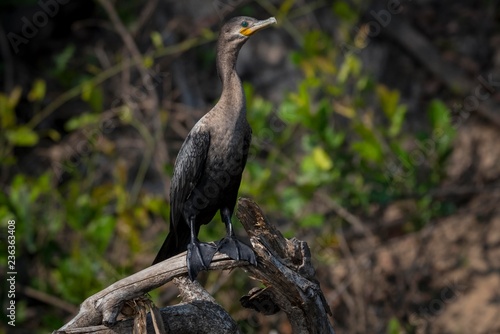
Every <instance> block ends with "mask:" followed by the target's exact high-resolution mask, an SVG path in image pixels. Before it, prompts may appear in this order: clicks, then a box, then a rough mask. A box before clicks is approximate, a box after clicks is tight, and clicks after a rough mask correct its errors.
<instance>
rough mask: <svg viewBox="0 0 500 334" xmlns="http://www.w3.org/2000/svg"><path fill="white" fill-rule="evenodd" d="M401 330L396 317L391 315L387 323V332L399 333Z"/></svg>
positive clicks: (388, 333) (391, 333) (389, 333)
mask: <svg viewBox="0 0 500 334" xmlns="http://www.w3.org/2000/svg"><path fill="white" fill-rule="evenodd" d="M401 332H402V330H401V325H400V323H399V321H398V319H397V318H395V317H392V318H391V320H389V323H388V324H387V334H400V333H401Z"/></svg>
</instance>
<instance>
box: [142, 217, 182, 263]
mask: <svg viewBox="0 0 500 334" xmlns="http://www.w3.org/2000/svg"><path fill="white" fill-rule="evenodd" d="M179 225H180V226H179ZM190 238H191V233H190V230H189V227H188V226H187V224H178V226H177V228H176V229H175V232H174V230H173V229H172V225H170V232H169V233H168V235H167V238H166V239H165V241H164V242H163V245H162V246H161V248H160V251H159V252H158V254H157V255H156V258H155V259H154V261H153V263H152V264H151V265H155V264H157V263H159V262H161V261H163V260H166V259H168V258H171V257H172V256H175V255H177V254H179V253H182V252H184V251H185V250H186V249H187V245H188V244H189V241H190Z"/></svg>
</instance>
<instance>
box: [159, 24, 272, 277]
mask: <svg viewBox="0 0 500 334" xmlns="http://www.w3.org/2000/svg"><path fill="white" fill-rule="evenodd" d="M274 23H276V19H275V18H274V17H271V18H269V19H267V20H262V21H258V20H256V19H254V18H251V17H235V18H233V19H231V20H229V21H228V22H227V23H225V24H224V25H223V27H222V29H221V32H220V35H219V39H218V42H217V73H218V75H219V78H220V79H221V81H222V95H221V97H220V99H219V101H218V102H217V104H216V105H215V106H214V107H213V108H212V110H210V111H209V112H208V113H207V114H205V116H203V117H202V118H201V119H200V120H199V121H198V123H196V125H195V126H194V127H193V128H192V129H191V131H190V132H189V134H188V136H187V138H186V140H185V141H184V143H183V144H182V147H181V149H180V151H179V154H178V155H177V159H176V161H175V167H174V176H173V178H172V182H171V186H170V232H169V234H168V236H167V238H166V240H165V242H164V243H163V245H162V247H161V249H160V251H159V252H158V255H157V256H156V258H155V260H154V262H153V264H156V263H158V262H161V261H163V260H165V259H168V258H170V257H172V256H174V255H177V254H179V253H181V252H183V251H185V250H186V248H187V260H186V262H187V267H188V273H189V277H190V278H191V280H194V279H195V278H196V276H197V275H198V272H199V271H201V270H207V269H208V267H209V265H210V262H211V261H212V258H213V256H214V254H215V252H217V251H219V252H222V253H225V254H227V255H228V256H229V257H231V258H232V259H235V260H246V261H248V262H249V263H251V264H254V265H255V264H256V263H257V262H256V259H255V254H254V252H253V250H252V249H251V248H250V247H248V246H247V245H245V244H244V243H242V242H240V241H238V240H237V239H236V237H235V234H234V232H233V227H232V225H231V217H232V215H233V210H234V206H235V205H236V198H237V195H238V189H239V187H240V182H241V174H242V173H243V169H244V168H245V164H246V160H247V156H248V149H249V146H250V141H251V137H252V129H251V128H250V125H249V124H248V122H247V119H246V107H245V94H244V92H243V88H242V85H241V80H240V78H239V77H238V74H237V73H236V70H235V66H236V59H237V57H238V52H239V50H240V48H241V47H242V45H243V44H245V42H246V41H247V40H248V38H249V37H250V36H251V35H252V34H254V33H255V32H257V31H259V30H261V29H263V28H266V27H268V26H270V25H271V24H274ZM218 210H220V215H221V218H222V221H223V222H224V224H225V225H226V237H225V238H223V239H222V240H220V241H219V242H218V243H217V244H216V245H213V244H208V243H203V242H200V241H199V240H198V232H199V230H200V227H201V225H204V224H208V223H209V222H210V221H211V220H212V218H213V217H214V215H215V214H216V213H217V211H218Z"/></svg>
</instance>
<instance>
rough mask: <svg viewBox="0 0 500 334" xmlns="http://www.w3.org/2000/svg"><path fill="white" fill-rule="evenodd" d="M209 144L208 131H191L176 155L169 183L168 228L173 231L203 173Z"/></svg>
mask: <svg viewBox="0 0 500 334" xmlns="http://www.w3.org/2000/svg"><path fill="white" fill-rule="evenodd" d="M209 146H210V133H209V132H208V131H191V132H190V133H189V134H188V136H187V138H186V140H185V141H184V143H183V144H182V146H181V149H180V151H179V154H178V155H177V160H176V161H175V168H174V176H173V178H172V181H171V184H170V228H171V231H172V232H174V233H175V229H176V228H177V226H178V224H179V221H180V220H182V215H183V206H184V203H185V201H186V199H187V198H188V197H189V195H190V194H191V192H192V191H193V189H194V187H195V186H196V184H197V183H198V181H199V179H200V176H201V175H202V173H203V170H204V168H205V162H206V160H207V154H208V149H209Z"/></svg>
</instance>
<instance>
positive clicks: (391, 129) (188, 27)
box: [0, 0, 500, 334]
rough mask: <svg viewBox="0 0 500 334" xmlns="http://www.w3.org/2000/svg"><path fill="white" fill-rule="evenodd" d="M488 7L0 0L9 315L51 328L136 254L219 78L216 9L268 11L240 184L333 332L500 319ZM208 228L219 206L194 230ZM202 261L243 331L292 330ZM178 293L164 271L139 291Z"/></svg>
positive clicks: (499, 85) (455, 326) (292, 0)
mask: <svg viewBox="0 0 500 334" xmlns="http://www.w3.org/2000/svg"><path fill="white" fill-rule="evenodd" d="M499 7H500V6H499V4H498V3H497V2H496V1H489V0H481V1H472V0H468V1H459V2H457V1H448V0H443V1H433V0H412V1H410V0H407V1H405V0H401V1H396V0H384V1H359V0H352V1H340V0H339V1H326V0H319V1H313V0H311V1H305V0H285V1H274V0H258V1H244V0H241V1H239V0H214V1H205V2H199V1H194V0H185V1H180V2H179V1H159V0H148V1H138V0H124V1H120V2H118V1H115V2H113V1H111V0H95V1H84V0H71V1H62V0H60V1H55V0H54V1H49V0H46V1H35V0H23V1H13V0H12V1H10V0H3V1H2V2H1V3H0V17H1V23H2V24H1V28H0V29H1V30H0V51H1V59H2V61H1V63H0V69H1V76H0V83H1V87H0V127H1V130H0V171H1V173H0V187H1V191H0V224H1V228H2V230H1V232H0V236H1V238H0V242H1V247H2V252H1V257H0V267H1V270H2V273H4V272H7V268H6V267H5V266H6V263H7V257H6V253H5V252H4V249H7V244H6V240H7V222H8V220H9V219H15V220H16V240H17V243H16V270H17V273H18V274H17V286H16V301H17V304H16V305H17V318H16V327H15V329H14V328H12V327H9V328H8V330H9V332H13V333H14V332H15V333H42V332H47V331H51V330H54V329H56V328H59V327H60V326H61V325H62V324H63V323H65V322H66V320H67V319H69V318H70V317H71V315H73V314H74V313H75V312H76V310H77V307H78V305H79V304H80V303H81V302H82V301H83V300H84V299H85V298H86V297H88V296H90V295H91V294H93V293H95V292H97V291H99V290H101V289H102V288H104V287H106V286H108V285H109V284H111V283H113V282H115V281H116V280H118V279H120V278H123V277H125V276H128V275H129V274H131V273H134V272H137V271H139V270H141V269H142V268H144V267H146V266H148V265H149V264H150V263H151V262H152V260H153V258H154V256H155V255H156V252H157V251H158V249H159V247H160V245H161V243H162V242H163V239H164V237H165V236H166V234H167V231H168V223H167V222H168V217H169V206H168V195H169V194H168V189H169V180H170V177H171V175H172V170H173V163H174V160H175V157H176V154H177V152H178V150H179V148H180V145H181V144H182V141H183V140H184V138H185V136H186V135H187V133H188V132H189V130H190V129H191V127H192V126H193V125H194V124H195V122H196V121H197V120H198V119H199V118H200V117H201V116H202V115H203V114H204V113H205V112H206V111H208V110H209V109H210V108H211V106H212V105H213V104H214V103H215V102H216V101H217V98H218V96H219V94H220V91H221V85H220V82H219V80H218V77H217V74H216V70H215V40H216V38H217V33H218V29H219V28H220V26H221V24H222V22H224V20H225V18H227V17H231V16H235V15H249V16H253V17H256V18H259V19H264V18H267V17H269V16H275V17H276V18H277V20H278V25H277V26H275V27H273V28H271V29H268V30H265V31H263V32H259V33H258V34H256V35H255V36H253V37H252V38H251V39H250V40H249V41H248V42H247V44H246V45H245V46H244V47H243V49H242V51H241V53H240V57H239V62H238V66H237V69H238V72H239V74H240V76H241V77H242V80H243V81H244V85H245V92H246V95H247V105H248V119H249V122H250V123H251V125H252V128H253V134H254V137H253V142H252V148H251V153H250V157H249V160H248V164H247V167H246V170H245V173H244V176H243V181H242V186H241V189H240V196H246V197H251V198H253V199H254V200H255V201H256V202H257V203H259V205H260V206H261V207H262V208H263V210H264V212H266V213H267V215H268V217H269V219H270V221H272V222H274V223H275V224H277V225H278V226H279V228H280V230H281V231H282V232H283V233H284V234H285V235H286V236H287V237H297V238H299V239H302V240H306V241H307V242H308V243H309V245H310V247H311V250H312V253H313V259H314V261H315V266H316V268H317V275H318V278H319V279H320V282H321V285H322V289H323V291H324V292H325V295H326V297H327V299H328V302H329V303H330V305H331V307H332V310H333V312H334V319H335V324H336V330H337V332H338V333H389V334H395V333H496V332H500V275H499V272H500V208H499V205H498V204H499V203H500V144H499V143H500V132H499V127H500V112H499V111H498V104H499V101H500V95H499V89H500V25H499V20H500V11H499ZM218 219H219V218H218V217H217V218H216V220H218ZM236 225H238V224H236ZM240 232H241V231H240ZM223 233H224V226H223V224H222V223H221V222H220V221H219V223H213V224H210V225H208V226H206V227H204V228H202V231H201V234H200V239H202V240H206V241H209V240H218V239H220V238H221V236H222V235H223ZM200 280H201V281H202V282H203V285H204V286H205V287H207V290H208V291H209V292H211V293H212V294H213V295H214V296H215V298H216V299H217V300H218V301H219V302H220V303H221V305H222V306H223V307H224V308H225V309H227V310H228V311H229V312H230V314H231V315H232V316H233V317H234V318H235V319H236V320H237V321H238V323H239V324H240V326H241V329H242V331H243V332H244V333H290V328H289V325H288V323H287V321H286V317H285V316H284V315H283V314H277V315H274V316H263V315H259V314H257V313H255V312H254V311H250V310H246V309H243V308H242V307H241V306H240V305H239V303H237V302H235V301H236V300H237V299H238V298H239V297H240V296H241V295H242V294H243V293H244V292H246V291H248V289H249V288H250V287H252V286H253V284H255V283H254V282H252V281H251V280H250V279H249V278H248V277H247V276H246V274H245V273H244V272H243V271H239V270H236V271H233V272H230V273H227V272H211V273H203V274H202V275H200ZM2 284H5V287H7V285H6V282H5V281H4V282H3V283H2ZM6 291H7V288H6V289H4V288H2V290H1V294H2V303H3V304H2V308H3V309H4V310H5V307H4V306H5V305H7V304H5V303H6V302H5V301H6V300H7V296H6ZM176 295H177V291H176V290H175V287H173V286H166V287H163V288H162V289H158V290H157V291H154V292H152V293H151V298H152V299H153V300H154V302H155V303H156V305H157V306H166V305H168V304H174V303H177V302H178V300H177V298H176ZM2 322H4V324H5V327H4V328H7V321H6V318H5V317H2ZM0 331H3V329H1V328H0Z"/></svg>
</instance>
